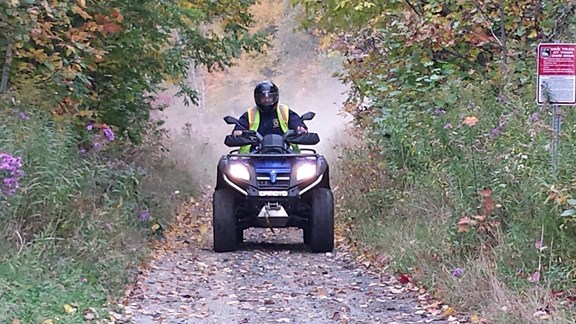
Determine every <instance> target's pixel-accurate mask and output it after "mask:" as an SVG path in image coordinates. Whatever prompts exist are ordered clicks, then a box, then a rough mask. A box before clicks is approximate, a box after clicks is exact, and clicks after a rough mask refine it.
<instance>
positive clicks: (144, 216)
mask: <svg viewBox="0 0 576 324" xmlns="http://www.w3.org/2000/svg"><path fill="white" fill-rule="evenodd" d="M149 219H150V211H149V210H148V209H144V210H142V211H140V221H141V222H147V221H148V220H149Z"/></svg>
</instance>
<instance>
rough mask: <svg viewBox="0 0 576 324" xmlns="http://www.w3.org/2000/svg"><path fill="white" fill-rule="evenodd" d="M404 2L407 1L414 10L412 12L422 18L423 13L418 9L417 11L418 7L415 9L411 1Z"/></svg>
mask: <svg viewBox="0 0 576 324" xmlns="http://www.w3.org/2000/svg"><path fill="white" fill-rule="evenodd" d="M404 1H406V3H407V4H408V5H409V6H410V8H412V10H414V12H415V13H416V14H417V15H418V16H420V17H422V13H421V12H420V11H418V9H416V7H414V5H413V4H412V3H411V2H410V0H404Z"/></svg>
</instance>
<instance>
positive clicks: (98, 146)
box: [94, 142, 102, 152]
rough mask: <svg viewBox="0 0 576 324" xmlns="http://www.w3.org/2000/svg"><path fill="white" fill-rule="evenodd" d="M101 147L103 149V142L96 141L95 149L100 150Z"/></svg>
mask: <svg viewBox="0 0 576 324" xmlns="http://www.w3.org/2000/svg"><path fill="white" fill-rule="evenodd" d="M100 149H102V144H100V143H98V142H96V143H94V150H96V152H98V151H100Z"/></svg>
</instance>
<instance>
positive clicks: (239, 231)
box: [236, 227, 244, 244]
mask: <svg viewBox="0 0 576 324" xmlns="http://www.w3.org/2000/svg"><path fill="white" fill-rule="evenodd" d="M236 242H237V243H239V244H241V243H244V230H243V229H242V227H238V228H237V229H236Z"/></svg>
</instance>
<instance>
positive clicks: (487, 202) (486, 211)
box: [480, 187, 495, 216]
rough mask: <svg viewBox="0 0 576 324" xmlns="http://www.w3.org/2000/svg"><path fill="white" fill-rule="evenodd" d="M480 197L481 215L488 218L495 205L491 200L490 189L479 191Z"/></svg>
mask: <svg viewBox="0 0 576 324" xmlns="http://www.w3.org/2000/svg"><path fill="white" fill-rule="evenodd" d="M480 196H482V198H483V201H482V215H484V216H488V215H490V213H491V212H492V211H493V210H494V207H495V204H494V199H492V189H491V188H488V187H486V188H484V189H482V190H480Z"/></svg>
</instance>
